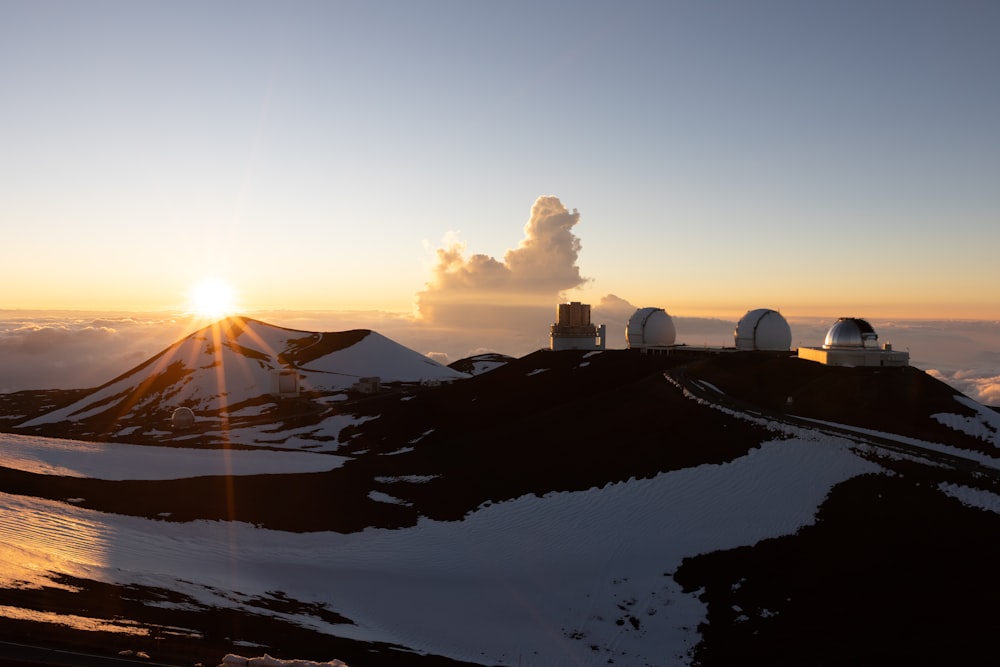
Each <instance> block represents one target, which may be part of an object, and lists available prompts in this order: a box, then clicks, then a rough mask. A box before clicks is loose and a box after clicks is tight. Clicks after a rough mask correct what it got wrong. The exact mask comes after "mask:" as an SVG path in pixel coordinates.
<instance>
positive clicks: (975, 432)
mask: <svg viewBox="0 0 1000 667" xmlns="http://www.w3.org/2000/svg"><path fill="white" fill-rule="evenodd" d="M955 400H956V401H958V402H959V403H961V404H962V405H964V406H966V407H967V408H970V409H972V410H973V411H974V412H975V415H974V416H972V417H966V416H964V415H957V414H953V413H947V412H939V413H937V414H933V415H931V417H933V418H934V419H936V420H937V421H938V422H939V423H941V424H944V425H945V426H947V427H948V428H952V429H955V430H956V431H960V432H962V433H965V434H966V435H971V436H972V437H974V438H979V439H980V440H983V441H985V442H988V443H990V444H992V445H993V446H994V447H1000V413H998V412H996V411H995V410H990V409H989V408H986V407H984V406H983V405H981V404H980V403H978V402H976V401H974V400H972V399H971V398H969V397H968V396H956V397H955Z"/></svg>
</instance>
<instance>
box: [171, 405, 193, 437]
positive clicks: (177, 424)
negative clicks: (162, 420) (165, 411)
mask: <svg viewBox="0 0 1000 667" xmlns="http://www.w3.org/2000/svg"><path fill="white" fill-rule="evenodd" d="M170 425H171V426H172V427H173V429H174V430H175V431H184V430H187V429H189V428H191V427H192V426H194V412H193V411H192V410H191V408H177V409H176V410H174V413H173V414H172V415H170Z"/></svg>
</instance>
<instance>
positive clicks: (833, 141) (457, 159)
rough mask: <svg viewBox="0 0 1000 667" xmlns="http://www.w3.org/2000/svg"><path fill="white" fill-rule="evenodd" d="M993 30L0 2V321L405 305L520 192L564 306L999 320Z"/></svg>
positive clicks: (381, 5)
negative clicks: (556, 244)
mask: <svg viewBox="0 0 1000 667" xmlns="http://www.w3.org/2000/svg"><path fill="white" fill-rule="evenodd" d="M998 34H1000V3H996V2H992V1H988V0H984V1H982V2H962V1H955V0H942V1H940V2H921V1H897V2H892V1H880V0H874V1H870V0H866V1H863V2H860V1H859V2H853V1H846V2H802V1H798V0H796V1H791V0H789V1H786V2H775V1H769V0H760V1H752V2H747V1H744V0H741V1H734V2H722V1H718V2H717V1H706V2H695V1H693V0H691V1H688V2H668V1H665V0H658V1H654V2H581V1H578V0H573V1H566V2H544V1H542V2H535V1H532V2H469V1H454V2H436V1H425V2H409V1H406V2H388V1H385V2H339V1H334V0H330V1H324V2H295V1H291V2H268V3H262V2H247V1H238V2H236V1H233V2H230V1H225V0H221V1H212V2H184V1H170V2H158V1H146V2H134V1H131V0H130V1H101V0H90V1H88V2H76V1H66V2H59V1H48V0H24V1H15V0H0V86H2V96H3V97H2V99H3V103H2V104H0V125H2V128H3V130H2V134H0V137H2V138H0V220H2V223H3V226H2V229H3V242H2V244H0V280H2V284H3V291H2V293H0V308H39V309H49V308H53V309H54V308H80V309H114V310H160V309H171V308H178V307H183V306H184V303H185V299H186V295H187V293H188V291H189V289H190V288H191V286H192V284H194V283H196V282H198V281H199V280H201V279H202V278H204V277H207V276H219V277H222V278H223V279H225V280H228V281H230V282H231V283H232V284H233V285H234V286H235V288H236V289H237V290H238V293H239V295H240V301H241V304H242V305H243V306H244V309H245V310H253V309H268V308H284V309H322V310H337V309H355V310H356V309H378V310H385V311H399V312H411V311H413V308H414V304H415V301H416V298H417V297H416V295H417V294H418V293H420V292H421V291H422V290H424V289H425V288H426V286H427V284H428V281H432V280H433V276H434V271H435V266H437V265H438V262H439V260H440V254H439V253H438V252H437V251H438V250H439V249H442V248H449V247H451V248H459V249H461V247H462V246H454V245H452V243H453V242H454V241H456V240H458V241H460V242H461V243H464V248H465V252H466V253H467V255H468V256H472V255H474V254H482V255H485V256H487V257H491V258H496V260H497V261H498V262H500V263H503V262H504V259H503V258H504V257H505V253H507V252H508V250H511V249H515V248H517V247H518V245H519V243H520V242H521V241H522V237H523V236H524V233H525V232H524V231H523V228H524V226H525V223H527V222H528V220H529V216H530V215H531V211H532V206H533V204H534V203H535V201H536V198H538V197H539V196H541V195H552V196H554V197H558V199H559V201H561V202H562V204H564V205H565V206H566V207H567V208H568V209H569V210H570V211H572V210H573V209H576V210H577V211H578V212H579V219H578V222H576V223H575V226H574V227H573V228H572V234H573V235H575V237H576V238H578V239H579V245H580V249H579V253H578V256H577V258H576V266H578V267H579V275H580V276H581V277H583V278H588V279H590V280H589V281H588V282H585V283H583V284H582V285H581V286H580V287H579V288H574V289H569V290H566V291H564V292H563V294H562V295H563V296H565V297H566V298H567V299H573V300H583V301H585V302H593V303H597V302H598V301H599V300H600V299H601V298H602V297H604V296H605V295H608V294H615V295H618V296H619V297H621V298H623V299H626V300H627V301H628V302H630V303H633V304H636V305H655V306H660V307H665V308H666V309H667V310H668V311H669V312H671V313H675V314H682V315H692V316H693V315H714V314H719V313H725V314H727V315H729V316H732V317H734V318H735V317H738V316H739V315H740V314H741V313H743V312H744V311H746V310H747V309H748V308H755V307H774V308H780V309H782V311H783V312H784V313H786V314H790V315H792V316H794V315H802V316H813V315H816V316H819V315H833V316H839V315H859V316H866V317H943V318H950V317H955V318H978V319H990V318H1000V298H998V297H1000V262H998V260H997V249H998V248H1000V78H998V72H1000V39H998V38H997V35H998ZM489 298H492V297H484V300H486V301H488V300H489ZM553 301H554V300H553ZM553 306H554V303H553Z"/></svg>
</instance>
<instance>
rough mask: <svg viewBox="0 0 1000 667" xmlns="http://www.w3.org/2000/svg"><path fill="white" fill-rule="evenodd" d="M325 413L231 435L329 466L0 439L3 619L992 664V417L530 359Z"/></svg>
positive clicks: (790, 387) (425, 643)
mask: <svg viewBox="0 0 1000 667" xmlns="http://www.w3.org/2000/svg"><path fill="white" fill-rule="evenodd" d="M310 340H312V341H314V342H313V343H311V344H310V345H299V344H295V343H289V344H288V346H287V348H286V349H290V350H291V351H290V352H289V354H290V355H294V356H295V360H294V362H295V364H296V367H297V368H299V369H302V371H301V372H302V373H303V374H306V373H323V372H328V371H324V366H323V363H325V361H324V360H325V359H326V358H328V357H330V356H332V355H333V354H334V353H335V352H336V351H337V350H334V349H333V348H335V347H337V345H336V344H335V343H334V341H332V340H331V339H327V340H325V341H324V340H322V338H320V339H310ZM375 340H376V341H377V340H378V339H375ZM357 344H358V343H357V341H356V342H355V343H354V344H353V345H355V346H356V345H357ZM350 348H351V346H346V347H339V348H338V349H340V350H348V349H350ZM337 368H344V366H343V365H337ZM859 388H861V389H863V390H864V393H861V390H860V389H859ZM789 397H792V398H793V399H794V400H792V401H788V398H789ZM328 398H331V399H333V398H336V397H328ZM956 399H957V400H956ZM862 401H870V402H871V403H870V404H871V405H877V406H878V409H865V408H864V406H863V405H859V402H862ZM251 407H252V406H251ZM331 407H332V408H334V409H333V411H332V412H330V413H322V414H319V415H318V416H316V418H317V419H319V421H318V422H316V423H312V422H311V421H310V423H308V424H306V425H304V426H301V427H296V428H291V429H289V428H284V427H280V428H279V427H277V426H276V425H275V424H274V423H272V422H269V421H267V419H266V417H267V414H266V413H261V414H260V415H258V416H257V417H255V418H254V419H253V420H247V421H246V422H245V423H244V424H243V425H242V426H241V429H243V431H245V433H247V434H248V437H249V434H250V433H251V432H256V435H255V436H253V437H254V439H255V440H254V442H257V443H258V444H261V443H264V442H265V441H267V440H268V439H270V440H271V442H270V444H269V446H271V447H274V448H278V447H283V448H285V449H296V448H299V449H302V448H306V447H312V446H313V445H315V444H317V443H318V442H320V441H316V440H310V441H309V442H306V441H305V440H300V438H304V437H305V435H306V434H307V433H313V434H316V433H319V434H321V435H322V437H323V438H325V440H323V441H322V443H323V447H324V449H325V451H327V452H330V453H333V454H334V455H332V456H331V455H330V454H329V453H328V454H317V453H315V452H308V453H307V452H294V451H282V452H262V451H233V450H216V451H214V452H211V451H209V452H205V451H197V450H195V449H193V448H190V447H184V448H182V447H178V446H177V444H178V442H177V441H176V440H173V441H172V442H171V443H169V444H170V445H171V446H170V447H165V446H164V447H160V446H151V445H143V446H136V445H127V444H123V443H115V444H102V445H98V444H94V443H80V442H71V441H61V440H51V439H47V438H43V437H39V436H36V435H32V436H28V437H25V436H9V435H0V575H2V576H0V589H2V593H3V596H4V598H5V602H4V604H5V605H7V607H8V608H9V609H8V608H3V609H0V611H2V612H3V615H4V616H7V617H12V615H13V614H15V613H20V612H18V610H19V609H22V608H24V609H27V610H29V611H39V607H42V610H43V611H45V610H48V609H49V607H48V606H45V605H47V604H48V603H49V601H50V600H53V599H56V598H55V596H57V593H56V591H61V592H59V593H58V602H59V605H58V608H59V609H61V610H63V612H64V613H65V611H66V610H72V611H73V613H76V614H77V615H81V616H91V617H95V618H96V619H97V621H100V622H102V623H103V624H104V627H106V626H107V625H108V624H109V623H110V624H121V623H124V622H126V621H128V622H131V621H136V622H138V623H140V624H142V626H145V627H150V628H158V629H159V630H157V631H158V632H159V631H161V630H162V629H164V628H167V629H169V631H170V632H172V633H174V634H178V635H185V636H187V637H188V639H185V640H184V641H187V642H189V643H190V644H192V645H197V646H199V647H201V646H203V645H206V644H207V645H210V646H211V647H212V648H213V649H216V650H217V652H216V654H215V655H214V656H212V657H213V659H214V660H216V661H217V660H218V659H219V658H220V657H221V655H222V654H224V653H226V652H230V651H234V652H237V653H246V652H251V651H252V652H255V653H261V652H264V651H266V652H267V653H269V654H271V655H276V656H280V657H286V658H311V659H320V660H329V659H330V658H333V657H337V658H341V659H343V660H345V661H346V662H347V663H348V664H363V665H371V666H373V667H380V666H385V667H395V665H402V664H406V665H424V666H427V667H439V666H442V665H448V666H450V667H454V665H455V664H456V663H455V661H460V662H461V664H472V665H511V666H513V665H524V666H529V665H553V664H559V665H561V664H574V665H593V666H595V667H596V666H597V665H608V664H615V665H623V664H631V665H654V666H657V667H659V666H662V665H713V664H768V665H800V664H817V663H819V664H827V663H829V664H908V665H909V664H915V663H920V662H921V661H922V662H923V663H925V664H989V661H990V660H992V658H993V657H994V651H993V646H992V639H991V637H992V635H991V634H990V633H991V631H992V628H993V627H994V626H995V625H996V623H998V622H1000V612H998V611H997V609H1000V605H997V604H996V596H995V591H994V587H990V586H988V585H984V584H983V582H988V581H991V580H992V578H993V577H994V576H995V563H996V562H998V561H1000V543H998V541H997V540H996V537H995V536H996V535H997V534H1000V510H998V508H1000V472H998V470H1000V449H998V448H997V440H996V437H995V435H996V433H997V431H998V429H1000V420H998V419H997V417H996V415H995V414H993V413H991V412H989V411H986V410H984V409H982V406H979V405H978V404H975V403H974V402H971V403H970V402H969V401H968V400H967V399H965V398H964V397H961V396H960V395H956V394H955V393H954V392H953V391H951V390H949V389H948V388H947V387H944V386H943V385H941V384H940V383H938V382H937V381H935V380H933V379H932V378H929V377H927V376H926V375H925V374H923V373H921V372H920V371H916V370H915V369H893V370H890V371H886V370H883V369H875V370H866V369H826V368H822V367H818V366H815V365H808V364H806V362H801V361H798V360H793V359H788V358H776V357H773V356H771V357H769V356H763V357H761V356H755V355H752V354H748V355H746V356H738V355H734V356H729V357H726V356H719V357H714V356H712V357H709V356H706V357H704V358H701V357H698V356H697V355H693V356H689V357H683V356H682V355H670V356H663V357H658V356H650V355H638V354H630V353H629V352H628V351H606V352H602V353H599V354H594V353H584V352H577V351H567V352H538V353H534V354H532V355H529V356H527V357H524V358H522V359H517V360H511V361H509V362H508V363H505V364H503V365H502V366H499V367H497V368H495V369H494V370H492V371H490V372H488V373H483V374H480V375H477V376H474V377H470V378H468V379H466V380H463V381H462V382H461V383H452V384H444V385H441V386H424V387H415V388H411V389H408V390H407V391H386V392H382V393H381V394H377V395H364V396H359V395H352V396H351V397H349V398H344V399H343V400H339V399H338V400H337V401H335V402H333V403H331ZM258 417H259V420H257V419H258ZM236 419H237V418H236V417H233V420H234V421H235V420H236ZM255 420H256V421H255ZM227 466H228V467H227ZM151 469H156V472H151ZM91 591H98V592H100V595H97V594H96V593H95V594H91ZM107 599H113V600H125V601H128V602H129V604H130V605H131V606H130V607H129V611H128V612H123V611H122V610H121V608H120V607H119V606H117V605H110V606H108V605H106V604H105V603H104V602H101V601H103V600H107ZM84 612H85V613H84ZM219 619H223V620H219ZM45 622H46V623H52V622H55V621H53V620H45ZM3 627H4V621H3V620H2V618H0V629H2V628H3ZM36 631H37V632H38V633H39V635H38V636H43V637H47V636H48V635H47V634H46V631H45V630H44V629H37V628H36ZM220 637H221V638H224V641H223V640H222V639H219V638H220ZM988 637H989V639H988ZM925 639H926V640H927V641H924V640H925ZM177 641H178V642H179V641H181V640H177ZM247 642H253V646H252V649H250V650H244V649H247V648H248V647H249V646H250V645H249V644H247ZM154 646H155V644H154ZM160 646H162V644H161V645H160ZM152 657H153V659H156V658H157V657H159V656H157V655H152ZM190 662H194V661H190ZM190 662H189V663H188V664H190ZM202 662H204V660H202ZM178 664H179V663H178Z"/></svg>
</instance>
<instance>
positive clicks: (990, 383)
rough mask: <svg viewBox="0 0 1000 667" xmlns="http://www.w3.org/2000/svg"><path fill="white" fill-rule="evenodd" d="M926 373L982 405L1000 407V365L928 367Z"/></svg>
mask: <svg viewBox="0 0 1000 667" xmlns="http://www.w3.org/2000/svg"><path fill="white" fill-rule="evenodd" d="M927 374H928V375H931V376H933V377H936V378H937V379H938V380H941V381H942V382H945V383H947V384H949V385H951V386H952V387H954V388H955V389H957V390H958V391H960V392H962V393H963V394H965V395H966V396H968V397H969V398H973V399H975V400H977V401H979V402H980V403H982V404H983V405H992V406H997V407H1000V367H998V366H993V367H984V368H976V369H962V370H955V371H949V370H938V369H936V368H932V369H929V370H928V371H927Z"/></svg>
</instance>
